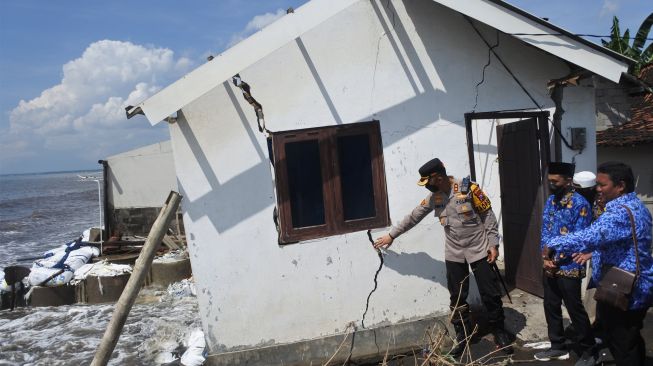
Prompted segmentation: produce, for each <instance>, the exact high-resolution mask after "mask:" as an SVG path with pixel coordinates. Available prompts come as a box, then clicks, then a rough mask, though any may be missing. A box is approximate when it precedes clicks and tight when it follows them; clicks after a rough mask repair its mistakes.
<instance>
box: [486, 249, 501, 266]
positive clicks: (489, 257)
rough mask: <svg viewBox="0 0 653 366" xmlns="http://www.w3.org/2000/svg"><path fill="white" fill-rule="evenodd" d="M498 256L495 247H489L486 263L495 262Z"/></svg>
mask: <svg viewBox="0 0 653 366" xmlns="http://www.w3.org/2000/svg"><path fill="white" fill-rule="evenodd" d="M498 256H499V251H498V250H497V247H490V249H489V250H488V251H487V262H488V263H490V264H492V263H494V262H495V261H496V260H497V257H498Z"/></svg>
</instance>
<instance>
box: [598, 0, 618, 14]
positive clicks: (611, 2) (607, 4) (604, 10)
mask: <svg viewBox="0 0 653 366" xmlns="http://www.w3.org/2000/svg"><path fill="white" fill-rule="evenodd" d="M619 6H620V4H619V0H603V6H601V12H600V13H599V17H601V18H603V17H604V16H606V15H607V16H610V17H611V16H613V15H614V14H616V13H617V10H619Z"/></svg>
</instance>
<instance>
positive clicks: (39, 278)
mask: <svg viewBox="0 0 653 366" xmlns="http://www.w3.org/2000/svg"><path fill="white" fill-rule="evenodd" d="M61 248H63V250H62V249H61ZM66 248H67V246H66V245H64V246H62V247H59V248H55V249H53V250H51V251H48V252H46V254H47V253H50V254H51V255H50V256H48V257H47V258H44V259H39V260H37V261H36V262H34V264H33V265H32V269H31V272H30V274H29V278H28V282H29V284H30V285H32V286H37V285H41V286H60V285H63V284H66V283H68V282H70V280H72V278H73V276H74V272H75V270H77V269H79V268H80V267H81V266H83V265H84V264H86V263H87V262H88V261H89V260H91V258H92V257H96V256H98V255H100V250H99V249H98V248H96V247H92V246H85V247H81V248H79V249H77V250H73V251H71V252H69V253H66V251H65V249H66ZM66 256H67V257H66ZM64 257H66V258H65V261H64V265H65V268H66V270H65V271H63V272H62V273H59V274H58V275H57V276H55V277H54V278H52V279H51V280H49V281H48V282H47V283H46V284H45V285H42V283H43V281H45V280H46V279H47V278H48V277H50V276H52V275H53V274H55V273H57V272H59V271H61V268H53V267H54V266H55V265H57V264H60V263H59V262H61V260H63V259H64Z"/></svg>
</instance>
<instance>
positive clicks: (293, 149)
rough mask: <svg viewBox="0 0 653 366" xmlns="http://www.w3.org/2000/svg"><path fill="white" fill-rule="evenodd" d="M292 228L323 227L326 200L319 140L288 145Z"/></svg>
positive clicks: (287, 163) (287, 162)
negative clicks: (323, 190)
mask: <svg viewBox="0 0 653 366" xmlns="http://www.w3.org/2000/svg"><path fill="white" fill-rule="evenodd" d="M286 165H287V167H288V189H289V191H290V211H291V215H292V226H293V227H295V228H300V227H307V226H314V225H323V224H324V223H325V221H324V199H323V197H322V172H321V169H320V147H319V144H318V141H317V140H307V141H300V142H289V143H286Z"/></svg>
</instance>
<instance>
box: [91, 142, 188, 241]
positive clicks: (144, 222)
mask: <svg viewBox="0 0 653 366" xmlns="http://www.w3.org/2000/svg"><path fill="white" fill-rule="evenodd" d="M103 166H104V169H105V190H106V203H107V204H106V208H105V216H106V218H107V220H106V224H105V225H106V226H108V227H109V230H110V233H109V234H113V233H117V232H119V233H121V234H122V235H130V236H147V234H148V233H149V231H150V228H151V227H152V224H153V223H154V221H155V220H156V218H157V216H158V214H159V211H160V209H161V206H163V204H164V203H165V200H166V198H167V197H168V194H169V193H170V191H171V190H174V191H178V188H177V178H176V175H175V164H174V161H173V156H172V149H171V147H170V141H164V142H160V143H156V144H153V145H149V146H144V147H140V148H138V149H134V150H131V151H127V152H123V153H121V154H117V155H113V156H110V157H108V158H106V160H104V164H103ZM179 221H180V220H173V223H172V224H171V227H172V228H173V229H175V230H177V227H179V231H183V224H182V223H181V222H179ZM105 239H106V238H105Z"/></svg>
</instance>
